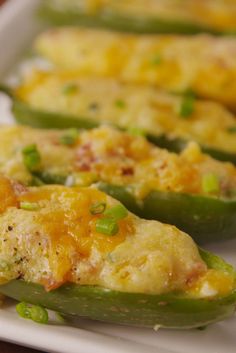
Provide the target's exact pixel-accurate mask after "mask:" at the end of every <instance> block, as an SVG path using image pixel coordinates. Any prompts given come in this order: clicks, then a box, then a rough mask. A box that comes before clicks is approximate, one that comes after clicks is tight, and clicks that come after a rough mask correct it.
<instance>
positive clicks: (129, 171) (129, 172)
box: [121, 167, 134, 175]
mask: <svg viewBox="0 0 236 353" xmlns="http://www.w3.org/2000/svg"><path fill="white" fill-rule="evenodd" d="M121 172H122V175H133V174H134V169H133V167H123V168H122V169H121Z"/></svg>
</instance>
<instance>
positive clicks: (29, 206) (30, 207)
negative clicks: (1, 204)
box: [20, 201, 39, 211]
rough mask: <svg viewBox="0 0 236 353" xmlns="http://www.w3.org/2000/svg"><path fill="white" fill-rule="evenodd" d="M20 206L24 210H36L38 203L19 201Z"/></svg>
mask: <svg viewBox="0 0 236 353" xmlns="http://www.w3.org/2000/svg"><path fill="white" fill-rule="evenodd" d="M20 208H21V209H22V210H26V211H37V210H38V209H39V204H38V203H36V202H26V201H21V202H20Z"/></svg>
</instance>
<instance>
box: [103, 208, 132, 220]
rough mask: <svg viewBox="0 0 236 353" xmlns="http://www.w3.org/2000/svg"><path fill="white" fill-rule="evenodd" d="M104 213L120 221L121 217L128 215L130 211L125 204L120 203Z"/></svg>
mask: <svg viewBox="0 0 236 353" xmlns="http://www.w3.org/2000/svg"><path fill="white" fill-rule="evenodd" d="M104 215H105V216H107V217H110V218H112V219H113V220H115V221H119V220H120V219H123V218H125V217H127V216H128V211H127V209H126V208H125V206H123V205H121V204H118V205H116V206H113V207H111V208H109V209H108V210H106V211H105V212H104Z"/></svg>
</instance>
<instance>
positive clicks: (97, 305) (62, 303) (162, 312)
mask: <svg viewBox="0 0 236 353" xmlns="http://www.w3.org/2000/svg"><path fill="white" fill-rule="evenodd" d="M200 254H201V256H202V258H203V260H204V262H205V263H206V264H207V266H208V268H215V269H218V270H219V269H221V270H223V271H225V272H227V273H229V274H233V276H235V272H234V269H233V268H232V267H231V266H230V265H228V264H227V263H225V262H224V261H223V260H222V259H221V258H219V257H217V256H215V255H212V254H210V253H208V252H205V251H203V250H201V249H200ZM0 293H2V294H4V295H6V296H8V297H11V298H14V299H16V300H19V301H24V302H27V303H31V304H37V305H41V306H43V307H45V308H48V309H52V310H55V311H57V312H60V313H62V314H64V315H68V316H73V317H86V318H90V319H94V320H99V321H105V322H111V323H116V324H125V325H131V326H143V327H154V328H155V327H167V328H178V329H188V328H194V327H195V328H197V327H202V326H205V325H208V324H210V323H213V322H216V321H220V320H223V319H225V318H227V317H229V316H231V315H233V313H234V311H235V303H236V290H235V289H234V290H233V291H232V292H230V293H229V294H228V295H227V296H223V297H208V298H192V297H190V296H188V295H187V294H185V293H183V292H182V293H173V292H172V293H167V294H161V295H155V294H142V293H126V292H119V291H113V290H109V289H106V288H101V287H97V286H86V285H76V284H66V285H63V286H62V287H60V288H58V289H55V290H52V291H49V292H46V291H45V290H44V288H43V287H42V286H40V285H38V284H33V283H27V282H25V281H23V280H13V281H11V282H8V283H7V284H4V285H1V286H0Z"/></svg>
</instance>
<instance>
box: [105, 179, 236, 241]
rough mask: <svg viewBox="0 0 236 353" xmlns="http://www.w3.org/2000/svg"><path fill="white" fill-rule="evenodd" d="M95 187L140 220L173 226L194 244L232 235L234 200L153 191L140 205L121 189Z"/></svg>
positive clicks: (234, 210)
mask: <svg viewBox="0 0 236 353" xmlns="http://www.w3.org/2000/svg"><path fill="white" fill-rule="evenodd" d="M98 187H99V189H101V190H102V191H104V192H106V193H107V194H109V195H111V196H112V197H114V198H116V199H117V200H119V201H120V202H122V203H123V204H124V205H125V206H126V207H127V208H128V209H129V210H130V211H132V212H134V213H135V214H137V215H139V216H140V217H143V218H146V219H158V220H159V221H161V222H164V223H169V224H174V225H176V227H178V228H179V229H182V230H184V231H185V232H187V233H188V234H190V235H191V236H192V238H193V239H194V240H195V241H196V243H198V244H206V243H209V242H217V241H224V240H227V239H230V238H234V237H235V236H236V231H235V229H236V217H235V214H236V200H226V199H225V200H224V199H222V198H221V199H217V198H210V197H207V196H202V195H190V194H186V193H185V194H184V193H174V192H163V191H157V190H153V191H151V192H150V193H149V194H148V195H147V196H146V197H145V198H144V199H143V200H142V202H140V201H139V200H137V199H136V198H135V197H134V196H133V195H132V194H131V193H130V191H129V190H128V189H127V188H125V187H124V186H117V185H109V184H106V183H99V184H98Z"/></svg>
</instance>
